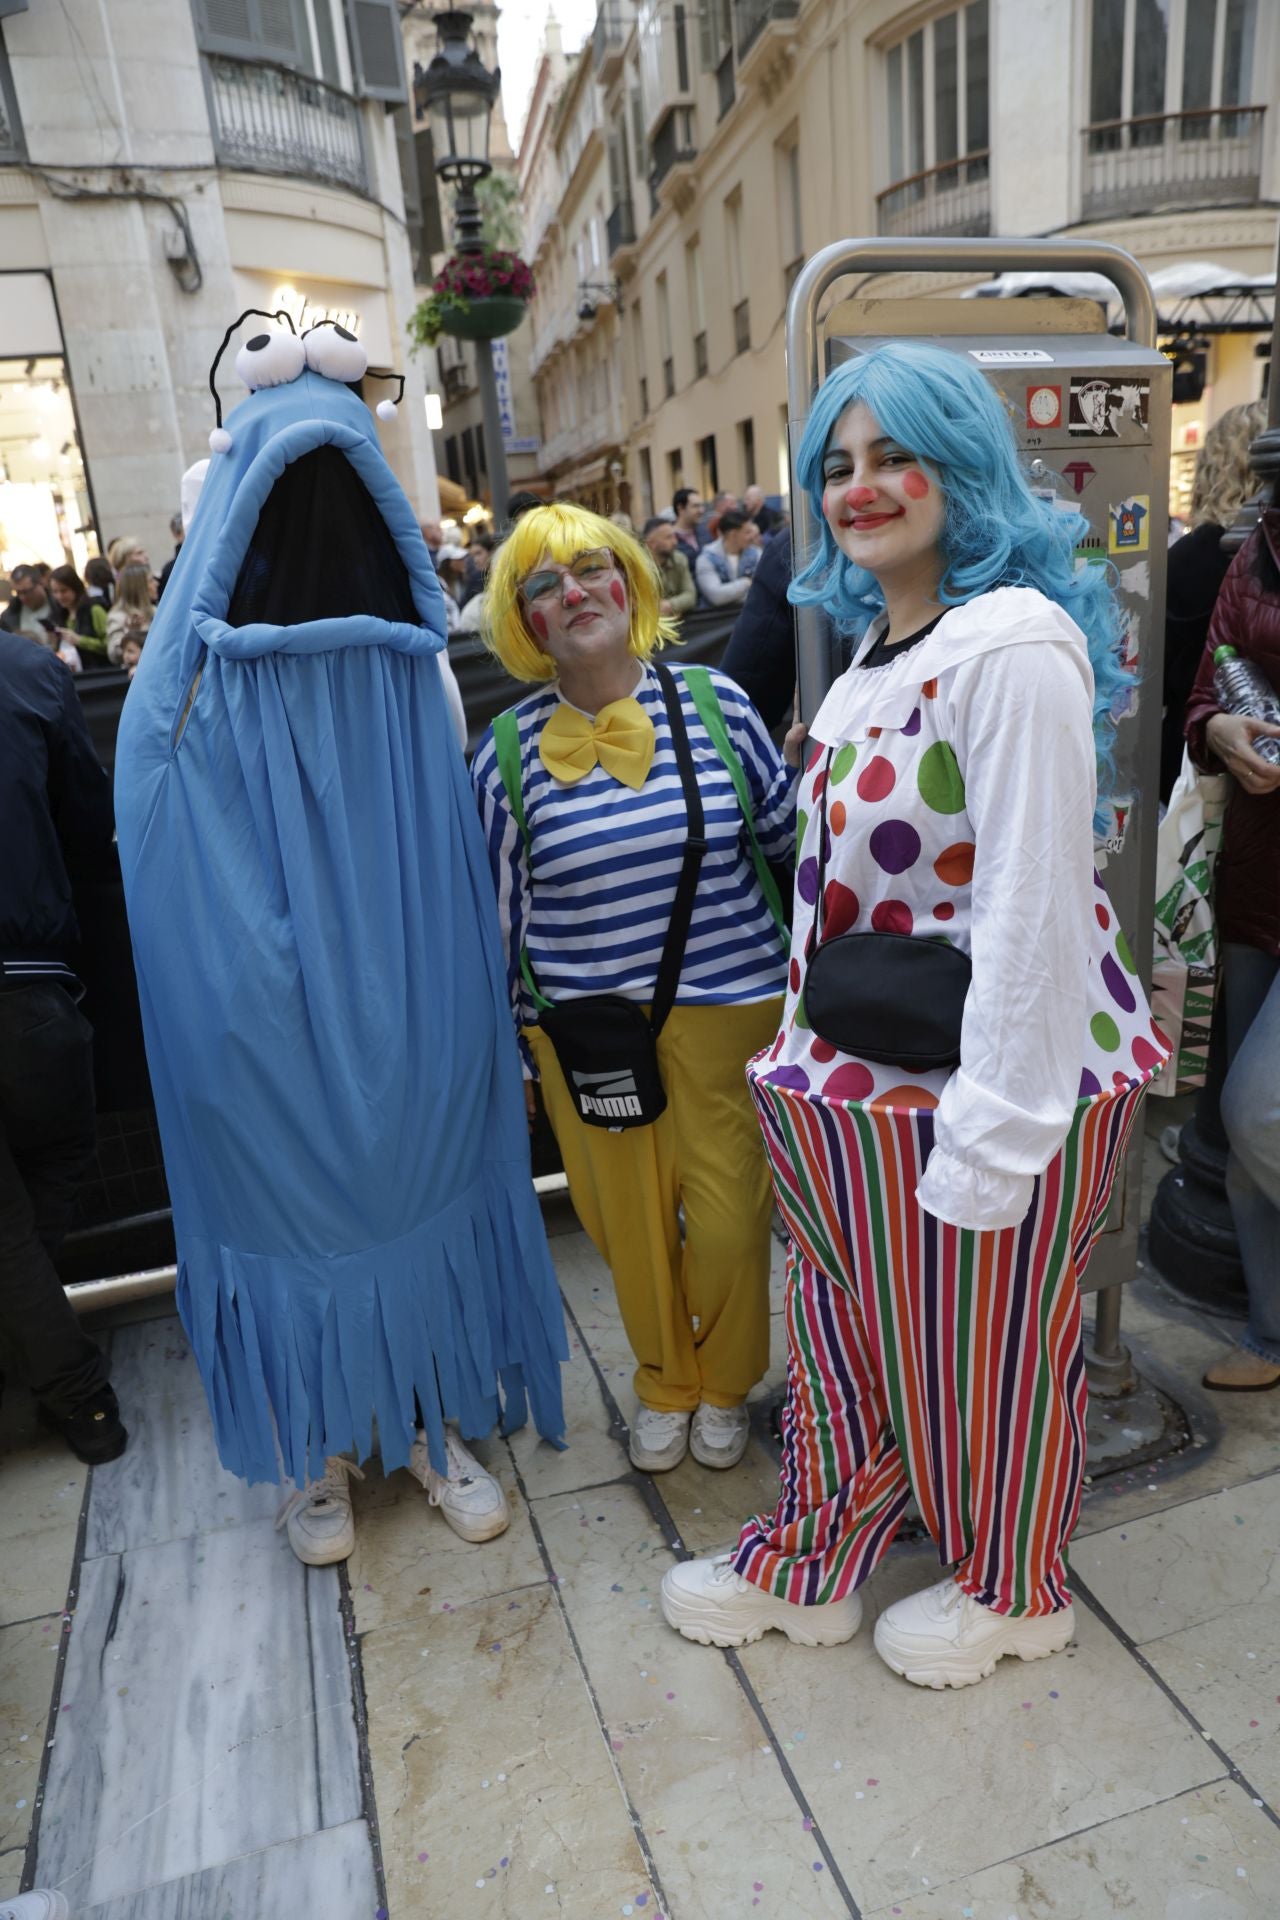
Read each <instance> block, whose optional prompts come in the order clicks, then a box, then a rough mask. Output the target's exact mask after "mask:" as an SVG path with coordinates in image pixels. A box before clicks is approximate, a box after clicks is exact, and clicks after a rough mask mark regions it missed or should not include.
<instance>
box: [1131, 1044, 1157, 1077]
mask: <svg viewBox="0 0 1280 1920" xmlns="http://www.w3.org/2000/svg"><path fill="white" fill-rule="evenodd" d="M1133 1058H1134V1063H1135V1065H1137V1066H1138V1067H1139V1068H1140V1069H1141V1071H1142V1072H1143V1073H1155V1072H1156V1070H1157V1068H1159V1067H1162V1066H1163V1065H1164V1055H1163V1054H1162V1053H1161V1052H1160V1050H1159V1048H1158V1047H1153V1046H1152V1044H1151V1042H1150V1041H1149V1040H1144V1039H1143V1038H1142V1036H1141V1034H1139V1036H1138V1038H1137V1039H1136V1040H1135V1041H1134V1043H1133Z"/></svg>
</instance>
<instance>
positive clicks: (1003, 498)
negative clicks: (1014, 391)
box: [789, 341, 1133, 800]
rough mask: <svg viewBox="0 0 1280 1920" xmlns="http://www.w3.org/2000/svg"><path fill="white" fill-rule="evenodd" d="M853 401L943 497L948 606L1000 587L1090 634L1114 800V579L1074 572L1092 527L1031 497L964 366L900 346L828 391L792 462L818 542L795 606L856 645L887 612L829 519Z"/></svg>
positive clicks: (1117, 658)
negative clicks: (830, 472) (828, 486)
mask: <svg viewBox="0 0 1280 1920" xmlns="http://www.w3.org/2000/svg"><path fill="white" fill-rule="evenodd" d="M857 401H861V402H862V403H863V405H864V406H865V407H866V408H867V409H868V411H869V412H870V413H872V414H873V415H874V416H875V418H876V420H877V421H878V422H879V424H880V427H881V429H882V431H883V432H885V433H886V434H889V435H891V436H892V437H893V439H895V440H896V441H897V442H898V443H899V444H900V445H901V446H902V447H904V448H906V449H907V450H908V451H909V452H911V453H912V454H914V455H915V457H916V459H917V460H918V461H919V462H920V465H921V466H922V467H923V468H924V469H925V470H926V471H927V472H928V473H929V474H930V475H931V477H932V478H933V479H934V480H935V481H936V482H937V484H938V485H939V486H940V487H941V488H942V492H943V496H944V498H945V501H946V513H945V518H944V521H943V529H942V552H943V557H944V560H945V563H946V564H945V568H944V571H943V575H942V582H941V585H940V587H939V590H938V597H939V599H940V600H941V601H942V603H943V605H944V606H959V605H961V604H963V603H964V602H965V601H967V600H972V599H974V598H976V596H977V595H978V594H980V593H988V592H990V590H991V589H992V588H993V587H1036V588H1038V589H1039V591H1040V592H1041V593H1043V594H1044V595H1045V597H1046V599H1049V600H1053V601H1056V603H1057V604H1058V606H1060V607H1062V608H1063V609H1064V611H1065V612H1067V613H1068V614H1070V616H1071V618H1072V619H1073V620H1074V621H1075V623H1076V625H1077V626H1078V627H1079V628H1080V629H1081V630H1082V631H1083V633H1084V636H1085V639H1086V641H1087V642H1088V648H1089V660H1090V664H1091V665H1092V667H1093V677H1094V702H1093V730H1094V740H1095V743H1096V746H1097V753H1098V790H1099V798H1100V800H1101V799H1103V798H1106V797H1109V795H1110V792H1111V783H1112V781H1113V779H1114V766H1113V760H1112V747H1113V742H1114V736H1115V723H1114V721H1113V719H1112V717H1111V716H1112V706H1113V703H1114V701H1115V700H1116V697H1117V695H1118V694H1120V693H1121V692H1122V691H1123V690H1124V689H1125V688H1126V687H1128V686H1129V685H1130V684H1131V682H1132V679H1133V676H1132V675H1131V674H1130V673H1129V672H1128V671H1127V670H1126V669H1125V668H1124V667H1123V666H1122V665H1121V664H1120V662H1121V638H1122V636H1121V627H1120V614H1119V608H1118V606H1117V603H1116V596H1115V591H1114V589H1113V587H1112V584H1111V580H1110V572H1111V569H1110V568H1104V567H1097V566H1088V567H1084V568H1082V569H1081V570H1080V571H1079V572H1077V570H1076V566H1075V547H1076V545H1077V543H1078V542H1079V541H1080V540H1081V539H1082V538H1083V537H1084V535H1085V534H1086V533H1087V532H1088V531H1089V523H1088V521H1087V520H1086V519H1085V516H1084V515H1083V514H1082V513H1079V512H1072V513H1067V512H1064V511H1063V510H1062V509H1061V508H1060V507H1054V506H1053V505H1051V504H1050V503H1049V502H1048V501H1046V500H1043V499H1041V498H1038V497H1037V495H1036V494H1034V493H1033V492H1032V490H1031V487H1030V484H1029V482H1028V480H1027V478H1026V476H1025V474H1024V473H1023V470H1022V465H1021V462H1020V460H1019V456H1018V450H1017V446H1016V444H1015V442H1014V438H1013V430H1012V428H1011V427H1010V424H1009V421H1008V419H1007V417H1006V415H1005V411H1004V408H1003V407H1002V406H1001V403H1000V400H999V397H998V395H997V394H996V392H995V391H994V389H993V388H992V387H991V385H990V383H989V382H988V380H987V378H986V376H985V375H984V374H982V373H980V372H979V371H978V369H977V367H975V366H973V365H972V364H971V363H970V362H969V361H967V360H965V359H964V358H962V357H961V356H960V355H959V354H954V353H949V352H946V351H945V350H944V349H943V348H941V347H931V346H927V345H925V344H924V343H923V342H917V341H894V342H891V343H889V344H888V345H885V346H880V347H872V348H871V349H870V351H869V352H867V353H865V354H861V355H859V356H858V358H856V359H854V360H851V361H848V362H847V363H846V364H845V365H843V366H841V367H838V368H837V369H836V371H835V372H834V373H832V374H830V375H829V376H828V377H827V379H826V380H824V381H823V382H822V385H821V386H820V387H819V388H818V391H817V395H816V397H815V399H814V403H813V410H812V412H811V413H810V415H809V418H808V420H807V422H806V423H805V430H804V434H803V437H802V439H801V442H800V451H799V455H798V457H797V462H796V479H797V481H798V483H799V485H800V486H802V487H803V488H804V490H805V492H806V493H807V494H808V496H809V501H810V505H811V506H812V508H813V513H814V518H815V521H816V523H817V525H818V526H819V527H820V528H821V539H820V541H819V544H818V547H817V549H816V551H815V552H814V553H813V554H812V555H810V556H806V564H805V565H804V567H803V568H802V570H801V571H800V572H799V573H798V574H797V576H796V578H795V579H794V580H793V581H792V583H791V587H790V589H789V597H790V599H791V600H792V601H793V603H794V604H795V605H796V606H821V607H823V608H824V609H825V610H826V612H827V613H828V614H829V615H830V616H831V618H832V619H833V620H834V621H835V623H836V626H837V627H838V628H839V629H840V631H841V632H843V633H846V634H853V635H854V636H855V637H860V636H861V635H862V634H863V633H864V632H865V631H866V628H867V626H868V624H869V623H870V621H871V620H872V619H874V618H875V616H876V614H878V613H880V612H882V611H883V609H884V596H883V594H882V593H881V591H880V587H879V584H878V583H877V581H876V579H875V576H874V575H873V574H870V573H868V572H867V570H866V569H865V568H864V567H858V566H855V565H854V563H853V561H852V560H850V559H848V558H847V557H846V555H844V554H843V553H841V551H840V549H839V547H838V546H837V545H836V543H835V540H834V538H833V537H832V533H831V529H830V527H829V526H828V525H827V522H826V520H825V519H824V517H823V512H822V491H823V487H822V456H823V454H824V452H825V451H826V448H827V443H828V441H829V440H830V438H831V434H832V432H833V430H834V428H835V426H836V423H837V421H838V420H839V419H840V417H841V415H842V414H844V413H845V412H847V411H848V409H849V408H850V407H851V406H853V405H854V404H855V403H856V402H857Z"/></svg>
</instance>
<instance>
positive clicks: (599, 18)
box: [591, 4, 630, 87]
mask: <svg viewBox="0 0 1280 1920" xmlns="http://www.w3.org/2000/svg"><path fill="white" fill-rule="evenodd" d="M626 11H627V13H628V15H629V14H630V8H627V10H626ZM629 26H630V20H629V18H628V19H624V18H623V9H622V7H621V6H620V5H617V4H614V5H611V6H603V7H601V9H600V11H599V13H597V15H596V24H595V29H594V31H593V32H592V35H591V57H592V61H593V63H594V66H595V70H596V78H597V80H599V82H600V84H601V86H602V87H607V86H610V85H611V84H612V82H613V81H614V80H616V79H617V77H618V73H619V71H620V69H621V66H622V52H623V48H624V47H625V46H626V44H627V30H628V28H629Z"/></svg>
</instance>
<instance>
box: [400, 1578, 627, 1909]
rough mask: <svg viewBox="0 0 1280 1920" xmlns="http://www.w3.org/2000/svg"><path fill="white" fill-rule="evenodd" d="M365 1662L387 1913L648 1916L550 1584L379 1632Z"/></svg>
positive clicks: (619, 1804)
mask: <svg viewBox="0 0 1280 1920" xmlns="http://www.w3.org/2000/svg"><path fill="white" fill-rule="evenodd" d="M363 1666H364V1683H365V1695H366V1699H367V1701H368V1706H369V1746H370V1752H371V1755H372V1760H373V1776H374V1791H375V1795H376V1799H377V1806H378V1824H379V1831H380V1834H381V1839H382V1854H383V1864H384V1869H385V1872H386V1878H387V1894H388V1901H387V1904H388V1909H389V1911H390V1913H391V1914H393V1915H394V1916H395V1920H417V1916H419V1915H421V1916H423V1920H426V1917H427V1916H430V1920H446V1916H447V1920H465V1917H466V1916H468V1915H471V1914H484V1915H487V1916H489V1917H490V1920H495V1917H496V1920H527V1916H528V1915H530V1914H537V1913H546V1914H547V1915H549V1916H554V1920H600V1916H602V1915H609V1914H617V1913H619V1912H620V1911H622V1909H623V1908H624V1906H625V1905H627V1904H632V1905H635V1910H636V1912H637V1913H638V1914H644V1913H653V1914H654V1915H655V1916H656V1914H657V1912H658V1911H659V1902H658V1900H657V1898H656V1894H655V1890H654V1889H653V1887H652V1886H651V1884H650V1881H649V1879H648V1876H647V1873H646V1868H645V1863H644V1858H643V1855H642V1853H641V1850H640V1846H639V1844H638V1841H637V1838H636V1835H635V1833H634V1831H633V1829H632V1826H631V1822H630V1820H629V1818H628V1815H627V1809H626V1804H625V1801H624V1800H623V1797H622V1795H621V1793H620V1791H619V1788H618V1783H617V1777H616V1775H615V1772H614V1767H613V1763H612V1762H613V1756H612V1755H611V1753H610V1751H609V1749H608V1747H607V1746H606V1744H605V1741H604V1737H603V1735H602V1733H601V1731H600V1728H599V1724H598V1722H597V1720H596V1717H595V1714H594V1712H593V1711H592V1707H591V1701H590V1696H589V1695H588V1693H587V1690H586V1688H585V1686H584V1685H583V1684H582V1679H581V1673H580V1669H579V1667H578V1664H577V1661H576V1660H575V1658H574V1655H573V1650H572V1647H571V1645H570V1642H569V1638H568V1635H567V1634H566V1632H565V1628H564V1622H563V1618H562V1616H561V1613H560V1608H559V1604H558V1602H557V1600H556V1597H555V1594H554V1593H553V1591H552V1589H551V1588H550V1587H546V1586H544V1587H538V1588H534V1589H532V1590H531V1591H529V1592H526V1593H519V1594H513V1595H510V1596H503V1597H500V1598H497V1599H487V1600H477V1601H474V1602H472V1604H471V1605H470V1606H465V1607H460V1608H459V1609H458V1611H457V1612H456V1613H449V1614H443V1615H441V1614H437V1615H434V1616H433V1617H432V1619H431V1621H430V1622H429V1623H426V1622H423V1621H420V1620H413V1621H407V1622H405V1623H404V1624H402V1625H399V1626H390V1627H383V1628H380V1629H378V1630H377V1631H376V1632H374V1633H371V1634H369V1635H368V1636H367V1638H366V1639H365V1641H364V1643H363ZM637 1901H638V1902H639V1904H636V1903H637Z"/></svg>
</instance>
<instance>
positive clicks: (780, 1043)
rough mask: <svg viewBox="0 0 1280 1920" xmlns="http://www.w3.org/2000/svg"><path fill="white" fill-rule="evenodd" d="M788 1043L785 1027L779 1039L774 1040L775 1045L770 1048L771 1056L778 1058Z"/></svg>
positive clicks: (772, 1058) (771, 1057)
mask: <svg viewBox="0 0 1280 1920" xmlns="http://www.w3.org/2000/svg"><path fill="white" fill-rule="evenodd" d="M786 1044H787V1030H786V1028H785V1027H784V1028H783V1030H782V1032H781V1033H780V1034H779V1035H778V1037H777V1039H776V1040H775V1041H774V1043H773V1045H772V1046H771V1047H770V1049H769V1058H770V1059H771V1060H776V1059H777V1057H778V1055H779V1054H780V1053H781V1052H782V1049H783V1048H784V1047H785V1046H786Z"/></svg>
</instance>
